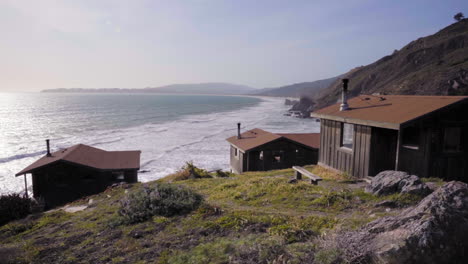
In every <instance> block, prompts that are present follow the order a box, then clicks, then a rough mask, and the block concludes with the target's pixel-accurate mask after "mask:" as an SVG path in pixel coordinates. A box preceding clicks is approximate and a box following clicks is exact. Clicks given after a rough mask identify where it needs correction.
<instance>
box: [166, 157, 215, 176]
mask: <svg viewBox="0 0 468 264" xmlns="http://www.w3.org/2000/svg"><path fill="white" fill-rule="evenodd" d="M166 178H167V179H168V180H169V181H183V180H188V179H200V178H212V176H211V175H210V173H208V171H206V170H204V169H201V168H198V167H197V166H195V165H193V162H191V161H189V162H186V163H185V165H184V166H182V168H181V169H180V170H179V171H177V172H176V173H174V174H171V175H168V176H167V177H166Z"/></svg>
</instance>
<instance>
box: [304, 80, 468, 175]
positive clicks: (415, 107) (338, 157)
mask: <svg viewBox="0 0 468 264" xmlns="http://www.w3.org/2000/svg"><path fill="white" fill-rule="evenodd" d="M467 114H468V97H466V96H412V95H359V96H357V97H354V98H352V99H350V100H349V101H348V100H347V80H346V79H344V80H343V93H342V100H341V102H339V103H337V104H334V105H331V106H328V107H325V108H323V109H320V110H317V111H315V112H313V113H311V116H312V117H316V118H320V125H321V131H320V135H321V136H320V152H319V162H318V164H319V165H322V166H327V167H331V168H334V169H337V170H339V171H342V172H348V173H349V174H350V175H353V176H356V177H363V176H375V175H376V174H377V173H379V172H381V171H384V170H401V171H406V172H409V173H411V174H415V175H418V176H420V177H441V178H445V179H450V180H452V179H453V180H455V179H456V180H464V181H466V180H467V179H466V176H467V175H468V138H467V136H468V115H467Z"/></svg>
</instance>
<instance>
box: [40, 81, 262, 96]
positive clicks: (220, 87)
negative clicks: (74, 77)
mask: <svg viewBox="0 0 468 264" xmlns="http://www.w3.org/2000/svg"><path fill="white" fill-rule="evenodd" d="M255 90H256V89H254V88H252V87H248V86H245V85H238V84H230V83H196V84H171V85H166V86H160V87H147V88H133V89H121V88H95V89H94V88H58V89H47V90H43V91H41V92H44V93H175V94H248V93H252V92H254V91H255Z"/></svg>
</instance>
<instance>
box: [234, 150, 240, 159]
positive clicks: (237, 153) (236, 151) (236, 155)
mask: <svg viewBox="0 0 468 264" xmlns="http://www.w3.org/2000/svg"><path fill="white" fill-rule="evenodd" d="M234 157H236V158H239V150H238V149H237V148H234Z"/></svg>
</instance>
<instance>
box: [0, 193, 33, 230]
mask: <svg viewBox="0 0 468 264" xmlns="http://www.w3.org/2000/svg"><path fill="white" fill-rule="evenodd" d="M32 204H33V201H32V200H31V199H29V198H26V197H22V196H20V195H19V194H7V195H1V196H0V225H3V224H6V223H8V222H10V221H11V220H16V219H20V218H23V217H25V216H27V215H28V214H30V213H31V205H32Z"/></svg>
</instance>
